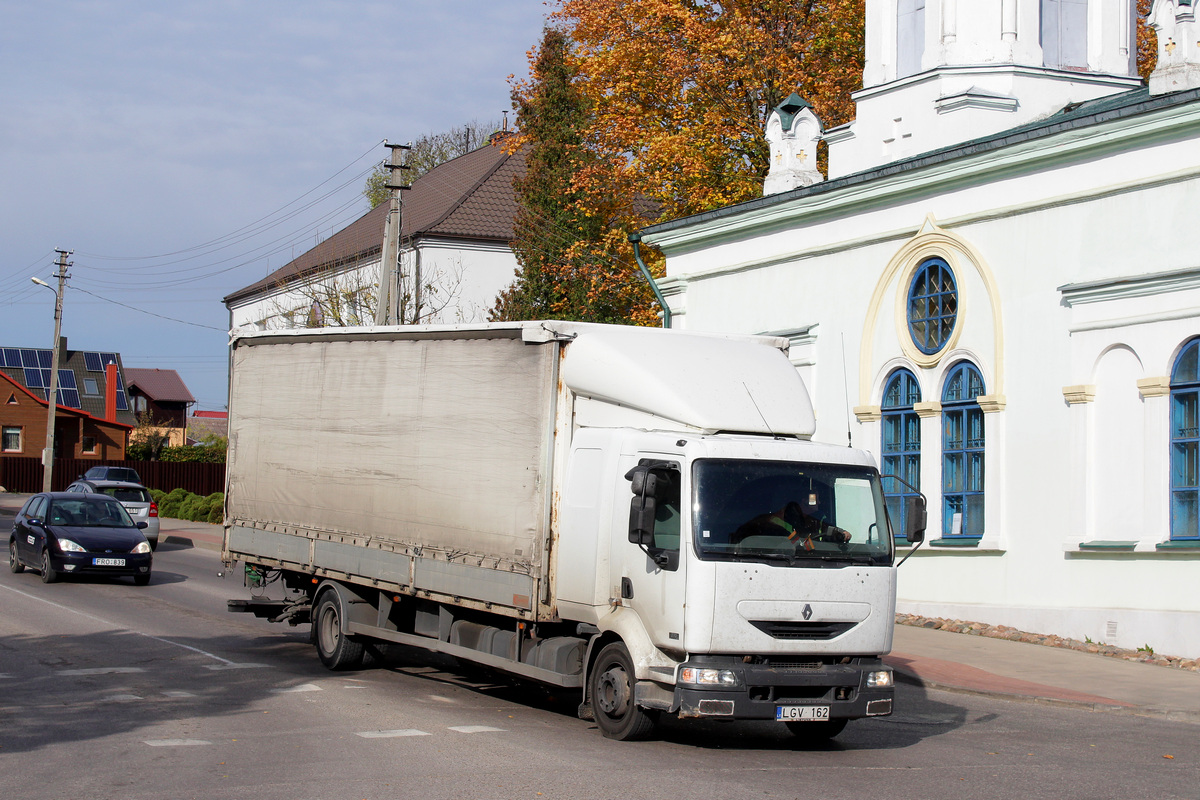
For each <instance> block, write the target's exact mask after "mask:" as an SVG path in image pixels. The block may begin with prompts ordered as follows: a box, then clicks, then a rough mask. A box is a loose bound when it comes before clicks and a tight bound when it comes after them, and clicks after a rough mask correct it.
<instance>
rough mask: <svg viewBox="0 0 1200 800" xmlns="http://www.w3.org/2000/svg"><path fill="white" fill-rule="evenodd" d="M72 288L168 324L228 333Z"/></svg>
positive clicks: (223, 329)
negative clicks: (176, 323)
mask: <svg viewBox="0 0 1200 800" xmlns="http://www.w3.org/2000/svg"><path fill="white" fill-rule="evenodd" d="M71 288H72V289H74V290H75V291H77V292H83V293H84V294H86V295H91V296H92V297H95V298H96V299H97V300H103V301H104V302H106V303H112V304H113V305H115V306H121V308H128V309H129V310H130V311H136V312H138V313H139V314H146V315H148V316H151V317H158V318H159V319H165V320H167V321H168V322H178V323H180V324H181V325H192V326H194V327H196V328H206V329H208V330H210V331H218V332H220V333H227V332H228V331H226V329H225V328H214V327H213V326H212V325H201V324H200V323H199V322H188V321H187V320H186V319H175V318H174V317H165V316H163V315H162V314H155V313H154V312H153V311H147V310H146V309H144V308H137V307H136V306H131V305H126V304H125V303H121V302H118V301H116V300H112V299H110V298H107V297H101V296H100V295H98V294H95V293H93V292H89V291H88V290H87V289H80V288H79V287H78V286H72V287H71Z"/></svg>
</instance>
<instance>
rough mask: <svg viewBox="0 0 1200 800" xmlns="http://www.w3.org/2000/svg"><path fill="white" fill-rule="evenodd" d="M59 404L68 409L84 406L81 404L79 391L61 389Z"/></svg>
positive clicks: (59, 391)
mask: <svg viewBox="0 0 1200 800" xmlns="http://www.w3.org/2000/svg"><path fill="white" fill-rule="evenodd" d="M58 404H59V405H60V406H66V407H67V408H79V409H82V408H83V404H82V403H80V402H79V390H78V389H59V390H58Z"/></svg>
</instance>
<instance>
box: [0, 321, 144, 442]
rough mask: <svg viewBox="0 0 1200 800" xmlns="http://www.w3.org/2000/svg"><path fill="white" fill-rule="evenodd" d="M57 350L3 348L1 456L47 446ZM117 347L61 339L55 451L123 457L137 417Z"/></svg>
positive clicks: (0, 364)
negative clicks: (80, 347) (105, 349)
mask: <svg viewBox="0 0 1200 800" xmlns="http://www.w3.org/2000/svg"><path fill="white" fill-rule="evenodd" d="M53 355H54V354H53V351H52V350H49V349H38V348H29V347H3V348H0V457H8V458H22V457H24V458H40V457H41V456H42V451H43V450H44V449H45V447H46V423H47V421H48V419H49V406H48V397H47V396H48V395H49V389H50V383H51V381H50V371H51V364H52V363H53ZM125 388H126V387H125V383H124V377H123V369H122V367H121V358H120V355H119V354H117V353H102V352H99V351H76V350H69V349H68V348H67V340H66V338H65V337H64V338H62V339H60V340H59V362H58V381H57V392H56V394H57V403H56V404H55V411H54V457H55V458H84V459H96V460H111V459H122V458H124V457H125V445H126V443H127V442H128V439H129V432H130V431H132V430H133V428H134V424H135V420H134V415H133V412H132V411H131V409H130V407H129V399H128V395H127V394H126V391H125Z"/></svg>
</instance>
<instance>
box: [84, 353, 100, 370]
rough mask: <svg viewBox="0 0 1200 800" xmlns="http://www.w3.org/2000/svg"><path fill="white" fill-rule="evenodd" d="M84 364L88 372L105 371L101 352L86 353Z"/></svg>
mask: <svg viewBox="0 0 1200 800" xmlns="http://www.w3.org/2000/svg"><path fill="white" fill-rule="evenodd" d="M83 365H84V366H85V367H87V371H88V372H104V363H103V362H102V361H101V360H100V354H99V353H84V354H83Z"/></svg>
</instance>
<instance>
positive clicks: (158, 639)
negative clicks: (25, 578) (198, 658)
mask: <svg viewBox="0 0 1200 800" xmlns="http://www.w3.org/2000/svg"><path fill="white" fill-rule="evenodd" d="M0 589H3V590H5V591H7V592H12V593H13V594H19V595H21V597H25V598H28V599H30V600H37V601H38V602H39V603H45V604H46V605H48V606H53V607H54V608H57V609H59V610H60V611H67V612H69V613H71V614H78V615H79V616H81V617H84V618H86V619H90V620H92V621H93V622H99V623H100V624H102V625H108V626H110V627H112V628H115V629H117V630H121V631H128V632H129V633H136V634H137V635H138V636H145V637H146V638H147V639H153V640H154V641H156V642H162V643H163V644H169V645H173V646H175V647H181V648H183V649H184V650H190V651H191V652H193V653H199V654H200V655H202V656H205V657H207V658H211V659H212V660H213V661H220V662H221V663H222V664H232V663H233V662H232V661H230V660H229V659H227V658H221V657H220V656H218V655H214V654H212V653H209V652H207V651H205V650H201V649H200V648H198V647H192V646H191V645H187V644H180V643H179V642H172V641H171V640H170V639H163V638H162V637H161V636H155V635H153V634H150V633H146V632H145V631H135V630H133V629H132V628H126V627H123V626H121V625H118V624H117V623H115V622H111V621H109V620H107V619H104V618H103V617H97V616H95V615H94V614H85V613H84V612H82V611H80V610H78V609H75V608H70V607H69V606H64V605H61V604H59V603H55V602H52V601H50V600H47V599H45V598H44V597H38V596H37V595H35V594H29V593H28V592H22V591H21V590H19V589H14V588H12V587H11V586H2V585H0Z"/></svg>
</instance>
